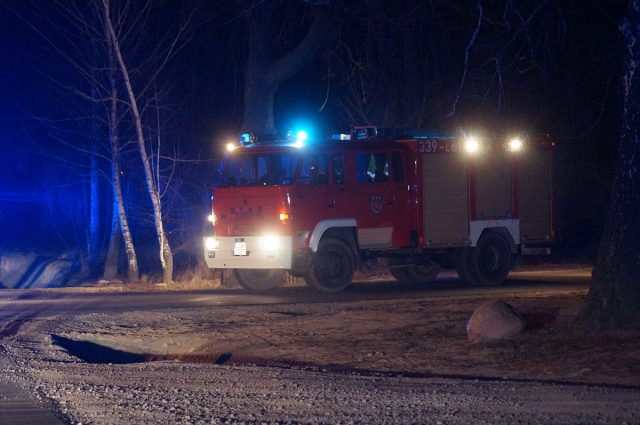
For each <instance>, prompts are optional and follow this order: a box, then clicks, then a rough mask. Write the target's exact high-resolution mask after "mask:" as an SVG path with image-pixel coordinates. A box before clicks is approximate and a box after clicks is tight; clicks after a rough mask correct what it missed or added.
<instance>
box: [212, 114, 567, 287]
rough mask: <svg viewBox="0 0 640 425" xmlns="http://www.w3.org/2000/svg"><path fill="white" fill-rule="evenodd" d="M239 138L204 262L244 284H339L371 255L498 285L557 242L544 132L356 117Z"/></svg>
mask: <svg viewBox="0 0 640 425" xmlns="http://www.w3.org/2000/svg"><path fill="white" fill-rule="evenodd" d="M243 139H244V140H243V141H242V142H241V143H239V144H233V143H232V144H230V145H228V146H227V149H228V151H229V153H228V156H227V158H226V160H225V161H224V162H223V165H221V167H220V170H219V178H218V183H217V185H216V187H214V190H213V196H212V200H213V202H212V204H213V212H212V215H211V216H210V220H211V221H213V222H214V236H210V237H205V238H204V257H205V260H206V263H207V266H208V267H209V268H212V269H220V270H224V269H231V270H233V274H234V275H235V277H236V279H237V281H238V283H239V284H240V285H241V286H243V287H244V288H246V289H248V290H250V291H266V290H269V289H272V288H275V287H277V286H278V285H280V283H281V282H283V275H284V273H285V272H288V273H289V274H291V275H293V276H296V277H303V279H304V281H305V283H306V284H307V285H308V286H310V287H311V288H313V289H316V290H318V291H322V292H338V291H342V290H344V289H345V288H347V287H348V286H349V285H350V283H351V281H352V279H353V277H354V273H355V271H356V270H357V269H358V267H360V266H361V265H362V264H363V263H364V262H366V261H368V260H370V259H379V260H378V261H379V262H380V263H382V264H386V265H388V267H389V271H390V273H391V274H392V275H393V276H394V277H395V278H396V279H397V280H398V281H400V282H404V283H411V284H420V283H424V282H429V281H433V280H434V279H435V278H436V276H437V275H438V272H439V271H440V269H441V268H455V269H456V270H457V272H458V274H459V275H460V278H461V279H462V280H464V281H466V282H468V283H469V284H473V285H497V284H500V283H501V282H503V281H504V280H505V279H506V277H507V275H508V273H509V271H510V269H511V268H512V265H513V264H514V259H515V257H516V256H517V255H521V254H528V253H549V247H550V245H551V243H552V242H553V240H554V237H555V229H554V223H553V202H552V188H551V184H552V179H551V174H552V173H551V161H552V153H553V147H554V142H553V140H552V139H551V138H550V137H549V136H536V137H513V138H504V139H502V138H496V137H494V138H487V137H485V138H480V137H474V136H473V135H470V134H460V135H458V136H448V135H441V134H438V133H436V132H433V131H412V130H399V129H382V128H377V127H370V126H367V127H357V128H354V129H352V130H351V132H350V133H349V134H339V135H334V136H333V137H332V139H331V140H325V141H321V140H318V141H313V140H308V139H306V138H305V134H304V133H302V132H301V133H299V134H298V135H297V136H296V137H294V138H288V139H287V140H283V141H264V142H259V141H257V140H255V139H254V138H251V137H248V136H247V135H244V136H243Z"/></svg>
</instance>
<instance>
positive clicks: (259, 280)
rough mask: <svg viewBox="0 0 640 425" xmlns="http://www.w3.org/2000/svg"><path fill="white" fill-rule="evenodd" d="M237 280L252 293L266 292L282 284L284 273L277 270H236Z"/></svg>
mask: <svg viewBox="0 0 640 425" xmlns="http://www.w3.org/2000/svg"><path fill="white" fill-rule="evenodd" d="M234 275H235V277H236V280H237V281H238V283H239V284H240V286H242V287H243V288H244V289H247V290H249V291H251V292H265V291H268V290H270V289H274V288H277V287H278V286H280V284H281V283H282V280H283V277H284V271H282V270H277V269H235V270H234Z"/></svg>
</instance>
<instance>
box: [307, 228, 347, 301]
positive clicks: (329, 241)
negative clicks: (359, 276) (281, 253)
mask: <svg viewBox="0 0 640 425" xmlns="http://www.w3.org/2000/svg"><path fill="white" fill-rule="evenodd" d="M355 271H356V259H355V257H354V254H353V250H352V249H351V248H350V247H349V245H347V244H346V243H345V242H344V241H343V240H341V239H337V238H330V237H329V238H323V239H322V240H321V241H320V246H318V251H316V253H315V254H314V255H313V258H312V259H311V266H310V267H309V270H308V271H307V272H306V273H305V274H304V281H305V283H306V284H307V285H308V286H310V287H311V288H313V289H315V290H317V291H320V292H340V291H343V290H344V289H346V288H347V287H348V286H349V285H350V284H351V280H352V279H353V274H354V273H355Z"/></svg>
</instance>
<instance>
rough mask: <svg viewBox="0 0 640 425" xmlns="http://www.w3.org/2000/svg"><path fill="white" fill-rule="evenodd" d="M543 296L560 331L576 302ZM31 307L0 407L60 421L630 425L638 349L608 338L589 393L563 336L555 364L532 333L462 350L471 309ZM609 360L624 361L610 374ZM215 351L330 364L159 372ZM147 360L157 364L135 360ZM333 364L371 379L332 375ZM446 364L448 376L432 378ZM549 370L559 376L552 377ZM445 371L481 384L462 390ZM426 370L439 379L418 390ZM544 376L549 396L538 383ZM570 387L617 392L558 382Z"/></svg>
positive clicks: (365, 304) (9, 357)
mask: <svg viewBox="0 0 640 425" xmlns="http://www.w3.org/2000/svg"><path fill="white" fill-rule="evenodd" d="M540 297H541V296H540V295H537V296H534V297H533V298H528V299H526V300H525V299H520V300H519V303H520V304H519V305H521V306H522V307H527V306H537V305H542V306H544V309H545V311H547V310H548V309H549V308H553V309H554V311H555V312H556V313H554V314H555V317H556V319H555V322H554V323H555V324H557V323H560V322H562V321H563V320H567V319H566V318H567V314H568V313H566V311H571V308H573V307H571V306H573V305H574V304H576V303H577V302H578V301H579V299H575V300H574V298H575V297H576V295H573V294H565V295H562V296H556V297H547V296H544V297H542V298H540ZM576 300H577V301H576ZM27 301H28V303H29V304H28V305H29V306H30V307H29V312H28V313H29V314H26V313H25V315H24V317H25V318H26V319H20V317H16V318H14V320H13V321H12V322H8V323H5V324H0V407H1V406H2V403H1V401H2V397H3V396H4V395H3V394H2V388H3V386H2V382H3V381H4V382H6V383H8V384H9V386H12V387H14V388H15V387H18V388H21V389H22V390H23V391H24V392H23V394H28V395H30V396H31V397H32V398H33V400H34V401H35V402H36V403H39V404H40V405H41V406H42V407H43V408H45V409H49V410H50V411H51V412H53V413H54V415H56V416H57V417H59V418H60V419H61V421H62V423H69V424H74V425H76V424H83V425H86V424H153V423H162V424H165V423H179V424H209V423H214V424H226V423H230V424H243V423H250V424H254V423H258V424H261V423H267V424H271V423H279V424H280V423H308V424H325V423H326V424H334V423H338V424H349V423H354V424H355V423H362V424H385V423H389V424H391V423H393V424H396V423H399V424H404V423H428V424H516V423H519V424H629V425H630V424H640V389H638V387H637V386H635V385H634V384H633V382H635V381H634V378H633V377H634V376H635V375H634V371H636V372H637V366H635V365H636V364H637V362H634V359H636V358H637V355H638V354H637V350H636V349H635V348H634V347H636V345H633V344H634V343H632V341H634V340H635V337H633V336H631V337H630V338H629V339H618V340H615V341H627V342H626V344H627V345H628V347H627V348H624V346H623V345H619V346H617V347H618V348H615V347H606V346H602V347H596V348H598V350H599V351H589V352H588V353H589V358H588V361H587V363H586V364H587V365H598V364H602V365H605V366H607V367H609V366H610V365H612V364H615V365H617V366H618V367H622V369H620V368H619V369H611V370H612V371H613V372H612V379H613V378H615V377H616V376H617V377H618V378H616V380H613V381H606V380H605V381H598V380H599V379H602V376H603V374H604V373H606V372H607V371H609V370H610V369H606V368H605V369H601V370H590V369H589V368H587V367H586V366H585V364H582V363H580V362H579V361H580V357H571V354H572V353H573V352H575V351H576V346H575V344H577V343H578V342H576V341H575V340H573V339H570V340H566V341H569V343H566V342H564V341H565V340H563V339H558V340H555V339H554V340H553V341H555V342H554V343H553V344H554V346H559V347H560V348H559V349H558V351H555V352H554V354H549V353H550V352H549V351H546V349H545V350H543V351H542V352H534V351H535V348H536V345H538V346H540V345H541V344H542V343H543V342H544V341H545V339H544V338H543V336H541V335H540V334H535V333H534V334H532V335H530V336H528V337H526V338H523V339H521V340H519V341H515V342H508V343H505V344H501V345H500V344H498V345H496V346H471V345H469V344H468V343H466V342H465V340H464V319H465V317H468V314H469V312H470V311H471V310H472V309H473V306H474V304H475V301H473V299H472V298H469V299H458V300H455V301H447V300H444V299H438V300H436V299H428V298H425V299H403V300H388V301H380V300H379V301H358V302H351V303H330V304H324V303H315V304H286V305H285V304H282V305H278V306H274V305H264V306H263V305H252V306H220V307H207V308H203V307H201V308H193V307H189V308H180V309H173V308H172V309H159V310H145V311H128V312H119V313H107V312H100V313H97V312H93V313H86V312H82V311H78V312H70V311H69V309H66V310H65V312H64V313H59V314H56V313H55V308H53V307H51V308H48V309H42V310H40V309H41V307H39V306H38V305H37V304H31V303H32V301H29V300H27ZM27 301H25V303H26V302H27ZM563 306H564V307H563ZM569 307H571V308H569ZM567 309H568V310H567ZM38 311H41V313H38ZM544 317H547V316H546V315H545V316H544ZM538 332H540V331H538ZM56 336H62V337H64V338H71V339H72V340H75V341H92V343H94V344H102V345H103V346H105V347H109V348H115V349H120V350H125V351H126V353H127V354H130V355H133V357H130V358H129V361H133V363H125V364H115V363H116V361H112V360H108V359H107V360H105V359H106V357H104V356H103V357H102V360H103V361H112V364H109V363H102V364H100V363H95V362H85V361H82V360H81V359H80V358H79V357H77V356H75V355H73V354H74V353H73V352H72V353H70V352H68V351H67V350H66V349H65V348H63V347H62V346H60V345H59V344H54V341H55V339H56V338H57V337H56ZM620 338H623V337H620ZM583 343H588V341H586V342H583ZM570 344H574V345H573V346H571V345H570ZM565 347H569V348H565ZM607 348H610V349H611V350H614V351H615V352H622V353H623V354H624V356H621V357H619V358H618V361H617V362H613V359H615V358H616V357H615V355H614V354H612V353H614V351H603V350H604V349H607ZM443 350H444V351H443ZM447 350H448V351H447ZM563 350H564V351H563ZM624 350H626V351H624ZM224 352H233V354H234V355H236V354H240V355H245V356H247V358H251V356H252V355H253V356H256V357H257V358H265V355H266V354H268V353H272V354H273V355H274V356H276V357H275V359H278V358H280V359H285V358H289V359H294V360H298V361H300V363H304V362H305V361H308V362H309V363H313V364H324V365H327V366H326V367H325V366H320V367H314V368H300V367H297V368H296V367H267V366H257V365H251V364H244V365H238V364H236V365H229V364H226V365H216V364H213V363H214V362H215V360H216V358H217V357H216V356H214V355H212V356H211V358H210V362H209V363H188V362H184V361H175V360H172V361H170V360H166V359H167V358H171V357H172V356H176V355H177V354H182V355H192V356H194V357H197V358H199V359H200V361H203V359H204V360H205V361H206V360H207V357H206V354H207V353H224ZM143 353H147V354H148V353H156V354H161V355H159V356H156V358H159V359H164V360H156V361H141V362H140V357H142V358H143V359H144V357H145V356H144V355H143ZM505 353H506V354H505ZM585 353H586V352H585ZM594 353H595V354H597V355H600V356H605V357H602V358H600V359H599V360H598V359H597V358H594V357H593V356H594V355H595V354H594ZM625 353H626V354H625ZM75 354H78V352H77V351H76V352H75ZM507 354H508V355H507ZM100 356H101V354H99V355H96V356H95V361H98V360H100ZM438 356H440V357H438ZM543 356H546V359H547V360H546V363H547V365H545V364H544V363H545V357H543ZM553 356H556V357H555V358H554V357H553ZM177 357H180V356H177ZM496 357H497V358H498V360H499V361H496V360H495V358H496ZM183 358H188V356H187V357H183ZM527 358H530V362H529V363H527V362H526V359H527ZM272 360H273V359H272ZM629 362H631V363H629ZM294 363H295V362H294ZM467 363H469V364H467ZM471 363H473V364H471ZM331 364H333V365H338V366H344V367H345V369H347V370H348V369H349V367H354V365H358V366H360V367H365V368H366V369H368V370H369V372H367V373H360V372H337V371H336V370H337V369H340V368H333V367H330V366H329V365H331ZM439 365H442V366H443V367H442V368H439ZM552 365H553V367H552ZM454 366H455V368H454ZM447 367H448V368H453V369H450V370H451V371H452V372H443V370H446V369H447ZM536 367H537V368H539V369H535V368H536ZM560 367H564V368H565V369H566V370H567V371H566V372H562V371H560V372H559V373H558V372H557V369H558V368H560ZM510 368H511V369H510ZM375 370H378V371H386V372H385V373H381V372H380V373H377V372H374V371H375ZM390 370H403V371H408V372H413V373H414V374H413V375H412V374H398V373H395V374H394V373H391V372H389V371H390ZM455 371H458V373H462V374H475V375H477V376H479V377H480V376H485V378H478V379H460V378H456V377H454V375H455ZM460 371H462V372H460ZM479 371H485V373H486V372H487V371H489V372H490V373H489V375H487V374H485V375H481V374H480V373H479ZM499 371H502V373H503V375H501V374H500V372H499ZM620 371H622V372H620ZM430 372H434V373H440V374H441V375H440V376H439V377H426V376H429V374H430ZM551 372H553V373H554V374H555V375H553V376H555V377H556V378H555V381H556V382H555V383H554V382H542V381H539V380H537V379H536V377H538V376H542V375H544V374H545V373H551ZM458 376H459V375H458ZM488 376H493V377H496V379H490V378H488ZM503 376H506V377H510V378H511V379H510V380H509V379H500V378H501V377H503ZM553 376H552V377H551V378H550V377H549V375H545V379H550V380H551V381H553V380H554V379H553ZM566 377H573V378H572V379H585V377H591V378H590V379H595V380H596V381H591V382H620V383H623V384H624V385H591V384H586V383H575V384H569V383H561V382H557V381H561V380H565V379H566ZM625 377H626V378H625ZM9 386H5V388H9ZM2 413H4V412H0V424H4V423H11V422H7V421H5V422H4V423H3V422H2V416H3V415H2ZM43 417H48V418H49V419H51V418H53V417H54V416H51V415H49V416H46V415H45V416H43ZM34 423H38V422H34ZM40 423H51V421H49V422H47V421H44V422H40Z"/></svg>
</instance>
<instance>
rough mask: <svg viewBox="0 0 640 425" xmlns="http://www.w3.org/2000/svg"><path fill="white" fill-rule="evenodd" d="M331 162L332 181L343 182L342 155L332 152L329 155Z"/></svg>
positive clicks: (335, 182)
mask: <svg viewBox="0 0 640 425" xmlns="http://www.w3.org/2000/svg"><path fill="white" fill-rule="evenodd" d="M331 164H332V166H333V183H334V184H344V163H343V162H342V155H341V154H339V153H334V154H333V156H332V157H331Z"/></svg>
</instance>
